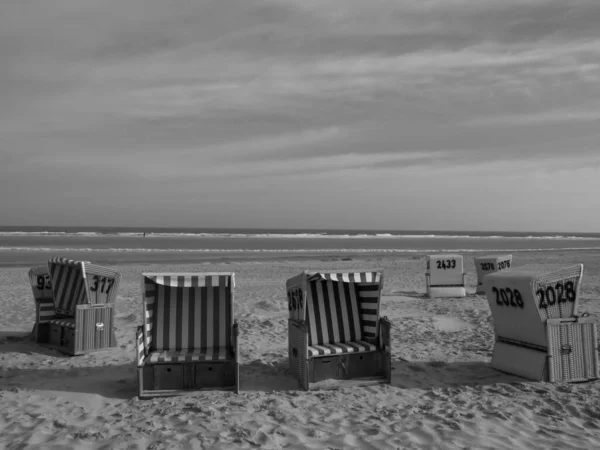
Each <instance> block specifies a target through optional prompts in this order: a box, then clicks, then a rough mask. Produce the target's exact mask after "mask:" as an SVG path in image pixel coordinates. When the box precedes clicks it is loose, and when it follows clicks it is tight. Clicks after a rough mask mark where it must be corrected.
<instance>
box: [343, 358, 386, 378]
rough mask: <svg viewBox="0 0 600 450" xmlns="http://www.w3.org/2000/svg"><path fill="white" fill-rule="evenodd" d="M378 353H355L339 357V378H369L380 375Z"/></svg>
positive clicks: (380, 368) (380, 367)
mask: <svg viewBox="0 0 600 450" xmlns="http://www.w3.org/2000/svg"><path fill="white" fill-rule="evenodd" d="M379 355H380V354H379V353H376V352H370V353H357V354H355V355H354V354H349V355H343V356H342V357H341V366H342V367H341V369H342V370H341V378H360V377H370V376H375V375H378V374H379V373H381V371H382V366H381V358H380V357H379V358H378V356H379Z"/></svg>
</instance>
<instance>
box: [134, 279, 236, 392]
mask: <svg viewBox="0 0 600 450" xmlns="http://www.w3.org/2000/svg"><path fill="white" fill-rule="evenodd" d="M234 287H235V277H234V274H233V273H144V274H142V296H143V314H144V324H143V325H142V326H140V327H138V329H137V333H136V342H137V355H136V363H137V368H138V395H139V397H140V398H148V397H155V396H167V395H178V394H182V393H185V392H189V391H198V390H204V389H232V390H234V391H235V392H236V393H237V392H238V391H239V352H238V326H237V322H236V321H235V320H234Z"/></svg>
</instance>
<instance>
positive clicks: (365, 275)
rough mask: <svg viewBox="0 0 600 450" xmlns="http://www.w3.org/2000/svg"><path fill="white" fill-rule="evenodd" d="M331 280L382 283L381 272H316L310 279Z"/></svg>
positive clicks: (309, 275) (310, 274)
mask: <svg viewBox="0 0 600 450" xmlns="http://www.w3.org/2000/svg"><path fill="white" fill-rule="evenodd" d="M316 280H329V281H341V282H343V283H380V282H381V272H314V273H309V274H308V281H316Z"/></svg>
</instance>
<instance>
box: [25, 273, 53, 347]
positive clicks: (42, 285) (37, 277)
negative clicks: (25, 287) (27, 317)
mask: <svg viewBox="0 0 600 450" xmlns="http://www.w3.org/2000/svg"><path fill="white" fill-rule="evenodd" d="M29 283H30V284H31V290H32V291H33V299H34V301H35V324H34V325H33V330H32V331H31V334H32V335H33V339H34V340H35V341H36V342H48V339H49V331H50V327H49V324H50V322H49V321H50V320H52V319H55V318H56V312H55V311H54V297H53V296H52V283H51V280H50V273H49V272H48V266H47V265H44V266H37V267H32V268H31V269H30V270H29Z"/></svg>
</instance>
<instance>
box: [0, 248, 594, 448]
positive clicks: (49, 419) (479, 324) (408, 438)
mask: <svg viewBox="0 0 600 450" xmlns="http://www.w3.org/2000/svg"><path fill="white" fill-rule="evenodd" d="M540 260H544V261H546V262H552V263H565V264H567V263H583V264H584V266H585V272H584V277H583V287H582V289H581V301H580V311H581V312H585V311H587V312H589V313H590V314H596V315H598V314H599V313H600V303H599V302H598V298H599V297H600V292H599V291H600V252H593V251H592V252H543V253H536V252H522V253H516V254H514V264H515V265H522V264H527V263H531V262H536V261H540ZM465 266H466V270H467V272H468V278H467V279H468V292H469V295H467V297H466V298H462V299H439V300H431V299H426V298H424V297H423V294H424V292H425V283H424V268H425V262H424V259H423V257H422V256H421V255H418V256H417V255H415V256H412V255H409V256H401V255H395V256H390V257H385V256H369V255H359V256H356V255H353V256H348V255H344V256H343V257H325V256H324V257H317V256H315V257H313V258H311V259H306V258H304V259H299V258H291V257H290V258H279V259H266V258H262V259H259V260H253V259H246V260H240V261H235V262H234V261H230V262H228V261H218V262H215V261H213V262H210V261H208V262H202V263H193V264H190V263H185V264H175V263H169V264H164V263H163V264H155V263H147V264H135V265H131V264H128V265H120V266H118V268H119V270H121V272H122V275H123V280H122V282H121V286H120V288H119V295H118V299H117V304H116V308H117V312H116V324H117V339H118V347H117V348H114V349H109V350H103V351H100V352H96V353H92V354H88V355H84V356H77V357H68V356H64V355H62V354H60V353H59V352H57V351H54V350H49V349H46V348H44V347H42V346H39V345H37V344H35V343H34V342H33V341H31V340H30V339H29V337H28V336H27V333H28V332H29V331H30V330H31V327H32V325H33V322H34V302H33V297H32V293H31V289H30V287H29V283H28V279H27V268H24V267H5V268H1V269H0V286H1V291H0V292H1V294H0V304H1V305H2V306H1V311H2V314H1V315H0V404H1V405H2V407H1V408H0V448H6V449H26V448H44V449H54V448H56V449H62V448H78V449H79V448H90V449H92V448H93V449H96V448H98V449H100V448H102V449H138V448H139V449H145V448H153V449H174V448H214V449H231V448H265V449H279V448H309V449H326V448H327V449H346V448H348V449H351V448H360V449H369V448H370V449H429V448H440V449H523V450H525V449H528V450H529V449H534V450H535V449H539V450H542V449H544V450H548V449H571V448H572V449H575V448H590V449H591V448H600V382H589V383H580V384H549V383H536V382H530V381H527V380H524V379H522V378H519V377H516V376H511V375H506V374H503V373H500V372H497V371H495V370H494V369H492V368H491V367H490V358H491V352H492V345H493V340H494V332H493V323H492V320H491V317H490V311H489V307H488V304H487V301H486V299H485V298H484V297H483V296H477V295H474V294H473V292H474V291H475V285H476V276H475V271H474V267H473V259H472V255H467V256H466V257H465ZM328 268H329V269H359V268H381V269H383V270H384V274H385V285H384V291H383V293H384V295H385V298H384V299H383V301H382V316H387V317H388V318H389V319H390V320H391V321H392V323H393V329H392V339H393V343H392V347H393V355H392V359H393V377H392V383H391V385H380V386H374V387H373V386H371V387H363V388H344V389H339V390H327V391H315V392H304V391H302V390H299V389H298V387H297V385H296V382H295V380H294V379H292V378H291V377H290V376H288V375H287V367H288V360H287V314H288V310H287V301H286V296H285V280H286V279H288V278H290V277H292V276H294V275H296V274H298V273H299V272H300V271H302V270H304V269H328ZM143 271H152V272H159V271H165V272H176V271H185V272H195V271H197V272H206V271H232V272H235V274H236V300H235V301H236V318H237V320H238V322H239V324H240V339H241V359H242V366H241V368H240V377H241V381H240V393H239V394H238V395H236V394H234V393H231V392H224V391H212V392H203V393H194V394H190V395H188V396H182V397H172V398H160V399H152V400H139V399H138V398H137V397H136V375H135V365H134V362H133V359H134V355H135V350H134V331H135V328H136V326H137V325H139V324H141V312H142V311H141V292H140V276H141V273H142V272H143Z"/></svg>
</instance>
